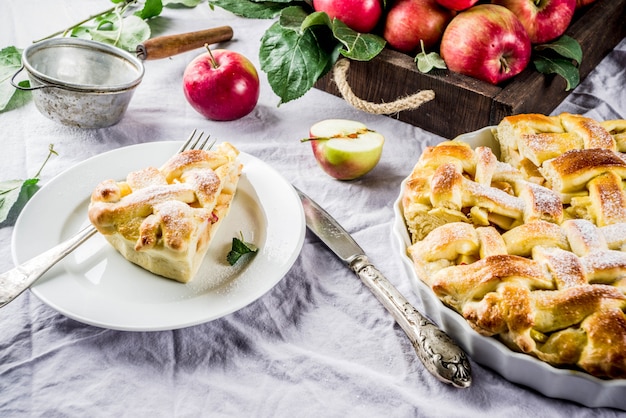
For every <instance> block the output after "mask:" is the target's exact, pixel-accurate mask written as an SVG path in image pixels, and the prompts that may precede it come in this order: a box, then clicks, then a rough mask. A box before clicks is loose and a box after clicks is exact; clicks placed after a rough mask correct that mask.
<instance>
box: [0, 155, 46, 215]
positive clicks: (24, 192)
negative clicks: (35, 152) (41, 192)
mask: <svg viewBox="0 0 626 418" xmlns="http://www.w3.org/2000/svg"><path fill="white" fill-rule="evenodd" d="M53 154H54V155H58V153H57V152H56V151H55V150H54V145H53V144H50V146H49V147H48V156H47V157H46V159H45V160H44V162H43V164H42V165H41V167H40V168H39V171H37V174H35V175H34V176H33V177H32V178H29V179H26V180H7V181H2V182H0V224H2V223H3V222H4V221H6V219H7V218H8V216H9V213H10V212H11V209H12V208H16V209H17V210H21V208H22V207H23V206H24V204H26V202H27V201H28V200H29V199H30V198H31V197H32V196H33V195H34V194H35V192H36V191H37V190H38V189H39V186H38V183H39V176H40V174H41V171H42V170H43V168H44V166H45V165H46V163H47V162H48V160H49V159H50V157H51V156H52V155H53Z"/></svg>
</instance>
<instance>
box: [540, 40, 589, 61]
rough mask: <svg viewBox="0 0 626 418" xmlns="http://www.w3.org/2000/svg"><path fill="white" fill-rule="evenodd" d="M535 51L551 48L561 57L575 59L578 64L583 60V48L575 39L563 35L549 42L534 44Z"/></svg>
mask: <svg viewBox="0 0 626 418" xmlns="http://www.w3.org/2000/svg"><path fill="white" fill-rule="evenodd" d="M534 49H535V50H536V51H546V50H551V51H553V52H554V53H556V54H558V55H559V56H561V57H563V58H569V59H572V60H574V61H576V62H577V63H578V64H579V65H580V63H581V62H582V60H583V50H582V48H581V47H580V44H579V43H578V41H576V39H574V38H572V37H570V36H567V35H563V36H561V37H560V38H559V39H557V40H556V41H554V42H552V43H549V44H541V45H536V46H535V47H534Z"/></svg>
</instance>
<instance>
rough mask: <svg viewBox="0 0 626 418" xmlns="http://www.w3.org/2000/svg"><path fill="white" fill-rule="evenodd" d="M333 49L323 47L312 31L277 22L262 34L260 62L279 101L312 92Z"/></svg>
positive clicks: (329, 64) (330, 59)
mask: <svg viewBox="0 0 626 418" xmlns="http://www.w3.org/2000/svg"><path fill="white" fill-rule="evenodd" d="M332 59H333V55H332V51H331V52H329V51H328V50H327V48H324V47H323V44H322V43H321V40H320V38H319V37H318V36H317V35H316V34H315V33H314V32H313V31H312V30H311V29H307V30H305V31H304V32H301V33H300V32H298V31H295V30H292V29H286V28H284V27H282V26H281V25H280V23H279V22H275V23H274V24H273V25H272V26H270V28H269V29H267V31H266V32H265V33H264V34H263V37H262V38H261V48H260V51H259V61H260V63H261V70H263V71H264V72H265V73H267V77H268V81H269V84H270V86H271V88H272V90H273V91H274V93H276V95H278V97H280V103H279V105H280V104H281V103H287V102H289V101H291V100H295V99H298V98H300V97H301V96H302V95H304V94H305V93H306V92H307V91H309V90H310V89H311V88H312V87H313V85H314V84H315V82H316V81H317V80H318V79H319V78H320V77H321V76H322V75H323V74H325V73H326V72H327V71H328V70H329V69H330V67H331V65H332V62H333V61H332Z"/></svg>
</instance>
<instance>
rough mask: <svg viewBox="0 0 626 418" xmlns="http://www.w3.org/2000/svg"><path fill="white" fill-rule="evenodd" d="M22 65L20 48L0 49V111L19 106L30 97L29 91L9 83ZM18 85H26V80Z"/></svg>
mask: <svg viewBox="0 0 626 418" xmlns="http://www.w3.org/2000/svg"><path fill="white" fill-rule="evenodd" d="M21 67H22V50H21V49H17V48H16V47H14V46H9V47H6V48H4V49H2V50H0V112H3V111H5V110H11V109H13V108H16V107H19V105H20V104H23V103H26V102H27V101H28V100H29V99H30V97H31V94H30V92H27V91H22V90H17V89H16V88H15V87H13V86H12V85H11V77H13V75H15V73H16V72H17V71H18V70H19V69H20V68H21ZM20 85H22V86H24V87H28V86H29V85H30V83H29V82H28V81H24V82H21V83H20Z"/></svg>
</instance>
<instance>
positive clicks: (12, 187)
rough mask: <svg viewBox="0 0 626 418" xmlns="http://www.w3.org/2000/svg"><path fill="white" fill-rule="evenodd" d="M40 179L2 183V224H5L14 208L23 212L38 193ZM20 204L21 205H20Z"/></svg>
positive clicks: (0, 211) (0, 202) (0, 183)
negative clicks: (28, 202)
mask: <svg viewBox="0 0 626 418" xmlns="http://www.w3.org/2000/svg"><path fill="white" fill-rule="evenodd" d="M38 181H39V180H38V179H36V178H35V179H28V180H26V181H22V180H8V181H3V182H0V223H2V222H4V221H5V220H6V219H7V218H8V216H9V213H10V212H11V209H12V208H14V207H15V208H16V209H18V210H21V208H22V207H23V206H24V204H25V203H26V202H27V201H28V199H30V198H31V197H32V195H33V194H34V193H35V192H36V191H37V182H38ZM18 202H20V204H18Z"/></svg>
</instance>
